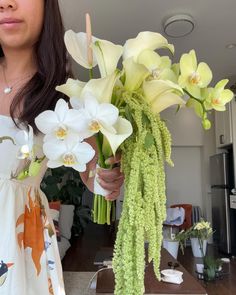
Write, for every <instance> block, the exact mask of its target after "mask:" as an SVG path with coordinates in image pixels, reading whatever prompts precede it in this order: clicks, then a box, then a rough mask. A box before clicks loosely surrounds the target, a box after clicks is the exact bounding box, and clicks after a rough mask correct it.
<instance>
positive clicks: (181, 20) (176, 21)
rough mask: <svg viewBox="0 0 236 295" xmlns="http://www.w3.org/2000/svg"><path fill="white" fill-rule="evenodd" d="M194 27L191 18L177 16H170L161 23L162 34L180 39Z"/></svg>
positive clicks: (183, 15) (181, 15)
mask: <svg viewBox="0 0 236 295" xmlns="http://www.w3.org/2000/svg"><path fill="white" fill-rule="evenodd" d="M194 27H195V21H194V19H193V18H192V16H190V15H187V14H177V15H174V16H171V17H170V18H168V19H167V20H166V21H165V22H164V23H163V28H164V32H165V34H166V35H167V36H169V37H173V38H180V37H184V36H187V35H189V34H190V33H191V32H192V31H193V29H194Z"/></svg>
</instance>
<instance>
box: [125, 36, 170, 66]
mask: <svg viewBox="0 0 236 295" xmlns="http://www.w3.org/2000/svg"><path fill="white" fill-rule="evenodd" d="M160 48H168V49H169V50H170V51H171V52H172V53H174V46H173V45H172V44H169V43H168V41H167V39H166V38H164V37H163V36H162V35H161V34H159V33H155V32H148V31H147V32H140V33H139V34H138V35H137V37H136V38H134V39H129V40H127V41H126V43H125V45H124V53H123V59H124V60H126V59H128V58H130V57H132V58H133V59H134V61H135V62H137V59H138V56H139V54H140V53H141V52H142V51H144V50H146V49H150V50H156V49H160Z"/></svg>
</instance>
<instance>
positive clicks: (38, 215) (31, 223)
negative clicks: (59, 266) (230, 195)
mask: <svg viewBox="0 0 236 295" xmlns="http://www.w3.org/2000/svg"><path fill="white" fill-rule="evenodd" d="M28 199H29V206H27V205H25V213H23V214H21V215H20V216H19V218H18V219H17V222H16V227H18V226H19V225H20V224H23V226H24V231H23V232H20V233H18V236H17V238H18V244H19V247H20V248H21V247H22V243H23V246H24V249H26V248H27V247H29V248H31V249H32V259H33V262H34V265H35V267H36V270H37V275H39V273H40V271H41V265H40V258H41V256H42V253H43V251H44V235H43V229H44V225H43V223H42V213H43V215H44V214H45V213H44V212H43V211H44V210H43V208H42V206H41V200H40V196H39V193H38V191H35V201H33V200H32V198H31V188H30V190H29V191H28Z"/></svg>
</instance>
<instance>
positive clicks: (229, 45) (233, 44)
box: [225, 43, 236, 49]
mask: <svg viewBox="0 0 236 295" xmlns="http://www.w3.org/2000/svg"><path fill="white" fill-rule="evenodd" d="M225 47H226V48H227V49H232V48H235V47H236V43H231V44H227V45H226V46H225Z"/></svg>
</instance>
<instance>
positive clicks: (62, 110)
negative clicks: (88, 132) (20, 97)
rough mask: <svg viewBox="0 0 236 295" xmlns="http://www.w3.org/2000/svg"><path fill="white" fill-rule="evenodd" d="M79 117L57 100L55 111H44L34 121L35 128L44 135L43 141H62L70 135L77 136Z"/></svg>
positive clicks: (60, 100)
mask: <svg viewBox="0 0 236 295" xmlns="http://www.w3.org/2000/svg"><path fill="white" fill-rule="evenodd" d="M80 122H81V115H80V113H79V112H78V111H77V110H73V109H69V106H68V104H67V103H66V102H65V101H64V100H63V99H59V100H58V102H57V104H56V107H55V111H44V112H42V113H41V114H39V115H38V116H37V117H36V119H35V124H36V126H37V128H38V129H39V130H40V131H41V132H42V133H44V134H46V135H45V138H44V140H45V141H46V140H51V139H55V138H56V139H59V140H64V139H65V138H66V137H67V136H68V135H69V134H70V133H72V134H76V135H78V134H79V132H80V131H81V128H82V127H81V124H80Z"/></svg>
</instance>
